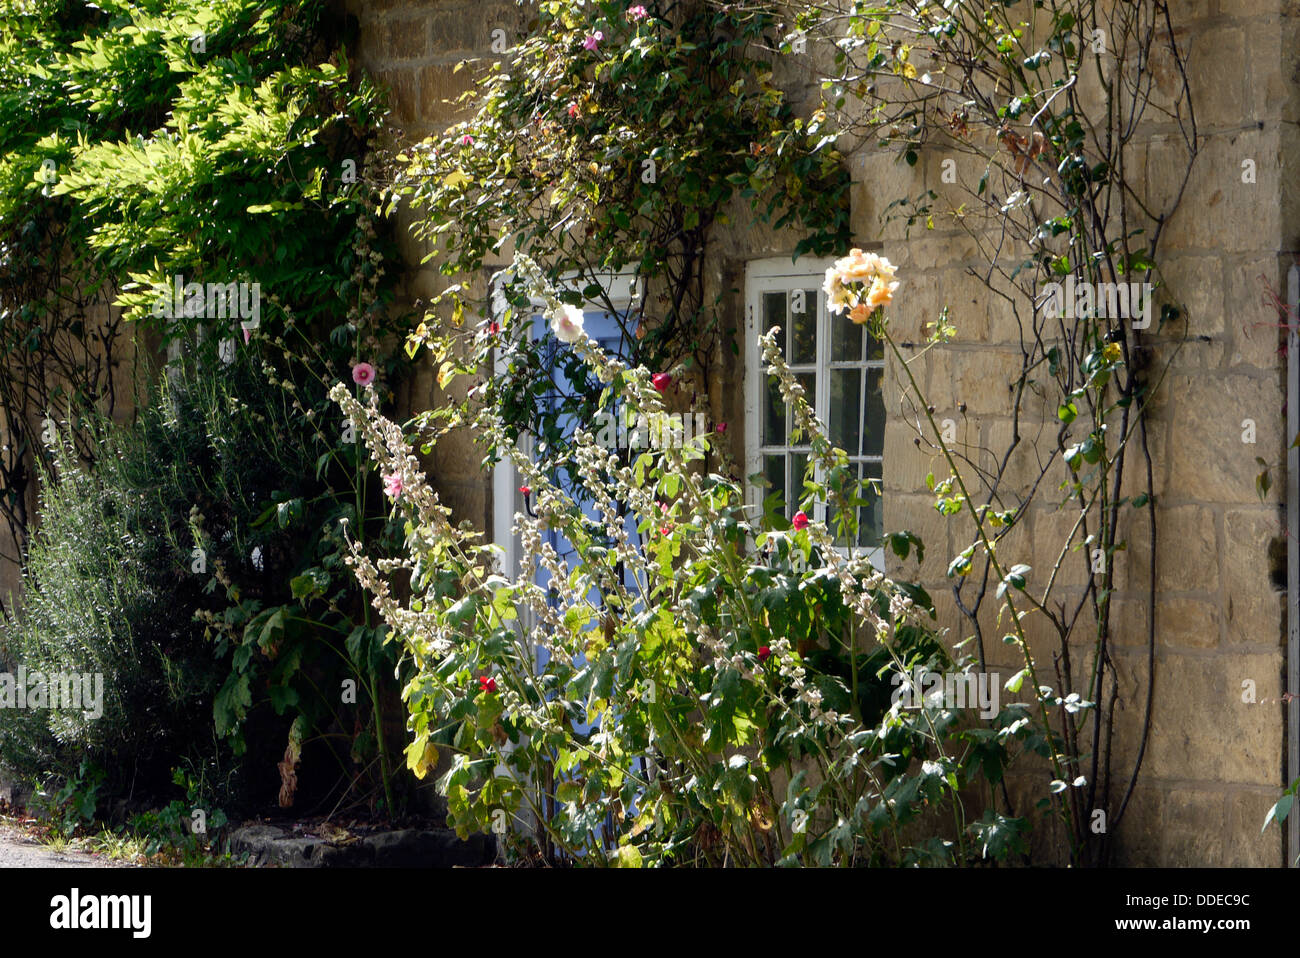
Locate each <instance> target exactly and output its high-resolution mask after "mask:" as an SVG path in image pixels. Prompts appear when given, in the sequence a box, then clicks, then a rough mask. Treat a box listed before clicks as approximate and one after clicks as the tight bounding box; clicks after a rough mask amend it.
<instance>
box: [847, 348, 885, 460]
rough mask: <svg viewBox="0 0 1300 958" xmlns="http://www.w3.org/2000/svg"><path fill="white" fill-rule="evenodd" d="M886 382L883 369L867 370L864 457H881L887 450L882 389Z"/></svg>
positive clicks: (863, 440) (863, 438) (863, 439)
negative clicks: (885, 449)
mask: <svg viewBox="0 0 1300 958" xmlns="http://www.w3.org/2000/svg"><path fill="white" fill-rule="evenodd" d="M884 380H885V372H884V370H883V369H868V370H867V408H866V411H865V420H866V422H865V425H864V426H863V433H864V434H863V437H862V454H863V455H864V456H879V455H880V454H881V453H882V452H883V451H884V448H885V395H884V392H883V391H882V388H881V387H882V385H883V383H884ZM851 452H852V451H851V450H850V453H851Z"/></svg>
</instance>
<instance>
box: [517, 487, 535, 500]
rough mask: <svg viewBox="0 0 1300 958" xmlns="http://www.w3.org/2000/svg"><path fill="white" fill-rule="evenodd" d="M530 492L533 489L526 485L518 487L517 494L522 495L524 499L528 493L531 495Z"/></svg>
mask: <svg viewBox="0 0 1300 958" xmlns="http://www.w3.org/2000/svg"><path fill="white" fill-rule="evenodd" d="M532 492H533V490H532V489H530V488H529V487H528V486H520V487H519V494H520V495H521V496H523V497H524V498H525V499H526V498H528V497H529V496H530V495H532Z"/></svg>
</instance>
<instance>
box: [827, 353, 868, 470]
mask: <svg viewBox="0 0 1300 958" xmlns="http://www.w3.org/2000/svg"><path fill="white" fill-rule="evenodd" d="M830 376H831V408H830V420H831V421H830V431H831V442H832V443H834V444H835V445H837V446H839V447H840V448H841V449H843V450H844V451H845V452H847V453H848V454H849V455H850V456H857V455H860V454H861V450H860V449H859V448H858V438H859V433H858V421H859V420H860V419H861V415H862V369H861V367H859V368H857V369H832V370H831V372H830Z"/></svg>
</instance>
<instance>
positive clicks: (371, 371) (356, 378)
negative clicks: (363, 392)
mask: <svg viewBox="0 0 1300 958" xmlns="http://www.w3.org/2000/svg"><path fill="white" fill-rule="evenodd" d="M352 381H353V382H354V383H356V384H357V385H358V386H369V385H370V384H371V383H372V382H374V381H375V367H374V366H372V365H370V364H369V363H357V364H356V365H355V366H353V367H352Z"/></svg>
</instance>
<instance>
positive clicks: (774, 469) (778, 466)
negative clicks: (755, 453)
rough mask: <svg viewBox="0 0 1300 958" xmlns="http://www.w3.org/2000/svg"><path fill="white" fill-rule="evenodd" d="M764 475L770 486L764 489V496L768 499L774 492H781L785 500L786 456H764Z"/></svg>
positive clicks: (782, 498)
mask: <svg viewBox="0 0 1300 958" xmlns="http://www.w3.org/2000/svg"><path fill="white" fill-rule="evenodd" d="M763 475H764V476H765V477H766V478H767V482H768V486H767V488H766V489H764V490H763V498H764V499H766V498H767V497H768V496H770V495H771V494H772V493H774V492H778V493H780V494H781V501H782V502H785V501H786V499H787V496H786V494H785V456H764V457H763Z"/></svg>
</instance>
